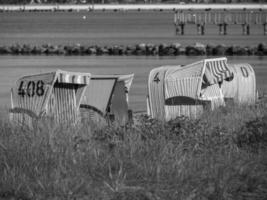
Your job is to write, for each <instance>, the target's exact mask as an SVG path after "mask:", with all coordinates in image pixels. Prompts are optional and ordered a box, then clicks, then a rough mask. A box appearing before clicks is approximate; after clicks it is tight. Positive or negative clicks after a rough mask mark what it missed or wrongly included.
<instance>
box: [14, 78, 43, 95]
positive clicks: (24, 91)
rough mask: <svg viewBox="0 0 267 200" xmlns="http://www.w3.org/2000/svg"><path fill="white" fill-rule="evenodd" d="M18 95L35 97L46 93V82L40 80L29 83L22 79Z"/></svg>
mask: <svg viewBox="0 0 267 200" xmlns="http://www.w3.org/2000/svg"><path fill="white" fill-rule="evenodd" d="M18 95H20V96H22V97H24V96H25V95H27V96H29V97H33V96H34V95H37V96H43V95H44V82H43V81H41V80H39V81H36V82H34V81H29V82H28V83H27V82H26V83H25V82H24V81H21V82H20V85H19V89H18Z"/></svg>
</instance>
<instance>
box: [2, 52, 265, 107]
mask: <svg viewBox="0 0 267 200" xmlns="http://www.w3.org/2000/svg"><path fill="white" fill-rule="evenodd" d="M202 58H204V57H186V56H179V57H146V56H144V57H142V56H138V57H135V56H127V57H126V56H125V57H123V56H101V57H99V56H95V57H93V56H91V57H90V56H67V57H64V56H0V105H1V107H3V106H4V107H9V105H10V92H9V91H10V88H11V87H12V85H13V84H14V83H15V81H16V80H17V79H18V78H19V77H21V76H23V75H28V74H34V73H41V72H47V71H53V70H56V69H62V70H69V71H78V72H90V73H93V74H128V73H134V74H135V78H134V82H133V85H132V88H131V91H130V107H131V108H132V109H133V110H134V111H142V110H145V109H146V94H147V79H148V74H149V71H150V70H151V69H152V68H154V67H158V66H162V65H184V64H189V63H192V62H195V61H198V60H200V59H202ZM228 62H229V63H242V62H246V63H250V64H251V65H252V66H254V69H255V72H256V78H257V88H258V89H259V90H261V91H262V90H264V91H267V57H252V56H250V57H243V56H238V57H229V58H228Z"/></svg>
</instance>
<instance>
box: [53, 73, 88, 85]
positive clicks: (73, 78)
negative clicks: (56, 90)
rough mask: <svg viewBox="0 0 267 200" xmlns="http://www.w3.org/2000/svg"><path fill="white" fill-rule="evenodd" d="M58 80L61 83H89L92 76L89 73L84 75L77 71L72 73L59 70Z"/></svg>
mask: <svg viewBox="0 0 267 200" xmlns="http://www.w3.org/2000/svg"><path fill="white" fill-rule="evenodd" d="M57 73H58V75H57V81H58V82H59V83H73V84H84V85H88V84H89V80H90V76H89V75H82V74H77V73H75V74H74V73H71V72H64V71H58V72H57Z"/></svg>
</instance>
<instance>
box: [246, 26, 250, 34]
mask: <svg viewBox="0 0 267 200" xmlns="http://www.w3.org/2000/svg"><path fill="white" fill-rule="evenodd" d="M246 31H247V35H249V34H250V26H249V24H247V27H246Z"/></svg>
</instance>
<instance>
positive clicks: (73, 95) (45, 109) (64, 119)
mask: <svg viewBox="0 0 267 200" xmlns="http://www.w3.org/2000/svg"><path fill="white" fill-rule="evenodd" d="M90 77H91V74H90V73H76V72H67V71H62V70H57V71H54V72H48V73H42V74H35V75H29V76H24V77H21V78H20V79H19V80H18V81H17V82H16V84H15V86H14V87H13V88H12V89H11V109H10V118H11V120H12V121H15V122H17V123H19V124H26V125H28V126H32V122H33V120H36V119H39V118H41V117H43V116H47V117H51V118H53V119H54V121H55V122H57V123H66V124H73V123H76V122H77V121H78V119H79V106H80V103H81V98H82V96H83V93H84V91H85V89H86V87H87V86H88V85H89V81H90Z"/></svg>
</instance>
